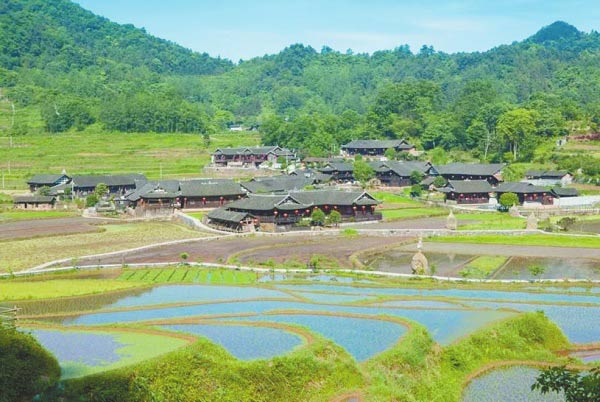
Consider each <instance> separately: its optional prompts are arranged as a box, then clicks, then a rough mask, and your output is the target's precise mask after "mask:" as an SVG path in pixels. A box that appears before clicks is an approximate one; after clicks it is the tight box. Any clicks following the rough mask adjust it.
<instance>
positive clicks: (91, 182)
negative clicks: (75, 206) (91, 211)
mask: <svg viewBox="0 0 600 402" xmlns="http://www.w3.org/2000/svg"><path fill="white" fill-rule="evenodd" d="M147 181H148V179H146V176H144V175H142V174H120V175H81V176H73V179H72V188H73V193H74V194H75V195H77V196H78V197H81V196H85V195H87V194H91V193H93V192H94V190H95V189H96V186H97V185H98V184H100V183H103V184H106V186H107V187H108V192H109V193H110V194H112V195H125V194H126V193H127V192H129V191H132V190H135V189H136V184H137V185H139V184H143V183H146V182H147Z"/></svg>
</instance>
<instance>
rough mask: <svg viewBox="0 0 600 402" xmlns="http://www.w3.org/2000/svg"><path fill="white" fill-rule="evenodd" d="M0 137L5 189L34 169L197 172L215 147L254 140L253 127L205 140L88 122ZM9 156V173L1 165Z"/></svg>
mask: <svg viewBox="0 0 600 402" xmlns="http://www.w3.org/2000/svg"><path fill="white" fill-rule="evenodd" d="M12 142H13V145H12V147H10V143H9V139H8V138H7V137H0V168H1V169H2V170H5V182H6V186H5V187H6V189H25V188H26V187H27V185H26V181H27V179H28V178H29V177H31V176H32V175H33V174H35V173H60V172H61V171H62V170H63V169H66V171H67V172H68V173H70V174H88V173H144V174H146V175H147V176H148V178H151V179H158V178H160V177H161V171H162V177H164V178H183V177H198V176H199V175H200V171H201V169H202V167H203V166H204V165H205V164H207V163H208V162H209V161H210V152H211V151H212V150H214V149H215V148H218V147H224V146H239V145H257V144H259V142H260V139H259V137H258V135H257V134H255V133H241V134H240V133H236V134H228V133H227V134H217V135H214V136H212V137H211V143H210V145H209V146H208V147H206V146H205V144H204V142H203V139H202V136H200V135H196V134H154V133H130V134H126V133H108V132H102V131H99V130H98V129H97V128H90V129H88V130H86V131H82V132H70V133H64V134H32V135H27V136H20V137H13V139H12ZM9 162H10V166H11V170H10V174H9V173H8V172H7V171H6V167H7V166H8V164H9ZM0 190H2V189H0Z"/></svg>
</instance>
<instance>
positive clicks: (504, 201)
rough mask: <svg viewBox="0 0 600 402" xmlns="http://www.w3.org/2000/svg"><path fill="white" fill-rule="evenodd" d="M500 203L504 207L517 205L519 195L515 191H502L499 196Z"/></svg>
mask: <svg viewBox="0 0 600 402" xmlns="http://www.w3.org/2000/svg"><path fill="white" fill-rule="evenodd" d="M499 201H500V205H501V206H503V207H504V208H510V207H512V206H513V205H519V197H518V196H517V195H516V194H515V193H504V194H502V195H501V196H500V200H499Z"/></svg>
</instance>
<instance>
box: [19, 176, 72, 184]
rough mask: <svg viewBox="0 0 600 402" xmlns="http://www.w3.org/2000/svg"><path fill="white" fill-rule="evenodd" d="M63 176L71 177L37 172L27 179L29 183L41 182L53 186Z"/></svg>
mask: <svg viewBox="0 0 600 402" xmlns="http://www.w3.org/2000/svg"><path fill="white" fill-rule="evenodd" d="M63 177H67V178H68V177H69V176H67V175H64V174H36V175H35V176H33V177H32V178H31V179H29V180H28V181H27V184H41V185H48V186H52V185H54V184H55V183H56V182H57V181H59V180H60V179H62V178H63Z"/></svg>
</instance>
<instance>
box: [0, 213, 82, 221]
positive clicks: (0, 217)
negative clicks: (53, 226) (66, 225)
mask: <svg viewBox="0 0 600 402" xmlns="http://www.w3.org/2000/svg"><path fill="white" fill-rule="evenodd" d="M76 215H77V213H76V212H68V211H18V210H13V211H5V212H0V223H2V222H9V221H10V222H12V221H23V220H30V219H49V218H67V217H70V216H76Z"/></svg>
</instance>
